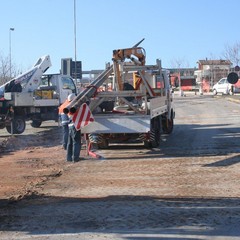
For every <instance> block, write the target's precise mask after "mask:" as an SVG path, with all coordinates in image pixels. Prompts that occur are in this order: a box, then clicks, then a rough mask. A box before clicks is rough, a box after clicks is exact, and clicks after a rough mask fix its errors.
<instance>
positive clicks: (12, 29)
mask: <svg viewBox="0 0 240 240" xmlns="http://www.w3.org/2000/svg"><path fill="white" fill-rule="evenodd" d="M12 31H14V28H9V61H10V66H9V68H10V79H11V78H12V49H11V48H12V46H11V45H12V42H11V32H12Z"/></svg>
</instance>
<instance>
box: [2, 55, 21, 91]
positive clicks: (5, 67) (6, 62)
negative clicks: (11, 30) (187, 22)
mask: <svg viewBox="0 0 240 240" xmlns="http://www.w3.org/2000/svg"><path fill="white" fill-rule="evenodd" d="M11 65H12V66H11V72H12V76H13V77H14V76H16V75H18V74H19V73H20V71H18V70H16V66H15V64H14V63H13V64H11ZM13 77H12V78H13ZM9 80H10V59H9V57H5V56H3V55H2V54H0V86H1V85H2V84H4V83H6V82H7V81H9Z"/></svg>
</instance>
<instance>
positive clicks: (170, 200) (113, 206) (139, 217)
mask: <svg viewBox="0 0 240 240" xmlns="http://www.w3.org/2000/svg"><path fill="white" fill-rule="evenodd" d="M0 206H1V212H0V213H1V214H0V222H1V224H0V231H14V232H26V233H27V234H31V235H41V234H53V235H54V234H61V233H82V232H101V233H106V232H111V233H124V232H131V233H139V231H140V232H141V233H142V234H143V235H144V234H149V233H151V234H171V236H172V234H183V235H189V236H190V235H197V236H201V235H208V236H228V237H229V236H239V235H240V229H239V222H240V207H239V206H240V199H239V198H211V197H209V198H197V197H196V198H194V197H179V198H177V197H171V196H169V197H154V196H109V197H103V198H65V197H50V196H37V195H32V196H29V197H27V198H26V199H22V200H21V201H18V202H9V201H6V200H0ZM126 239H128V238H126ZM129 239H132V238H129ZM134 239H138V238H135V237H134ZM139 239H141V237H139ZM153 239H154V237H153ZM167 239H168V238H167ZM170 239H171V238H170ZM190 239H191V238H190Z"/></svg>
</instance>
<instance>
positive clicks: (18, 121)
mask: <svg viewBox="0 0 240 240" xmlns="http://www.w3.org/2000/svg"><path fill="white" fill-rule="evenodd" d="M11 125H12V126H13V129H12V127H11ZM11 125H10V126H6V129H7V131H8V133H13V134H21V133H23V132H24V131H25V128H26V122H25V119H24V118H23V117H20V116H17V117H15V118H14V119H13V121H12V124H11Z"/></svg>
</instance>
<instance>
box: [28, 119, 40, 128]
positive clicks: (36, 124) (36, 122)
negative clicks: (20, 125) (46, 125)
mask: <svg viewBox="0 0 240 240" xmlns="http://www.w3.org/2000/svg"><path fill="white" fill-rule="evenodd" d="M41 124H42V122H41V121H37V120H33V121H32V122H31V126H32V127H33V128H39V127H40V126H41Z"/></svg>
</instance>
